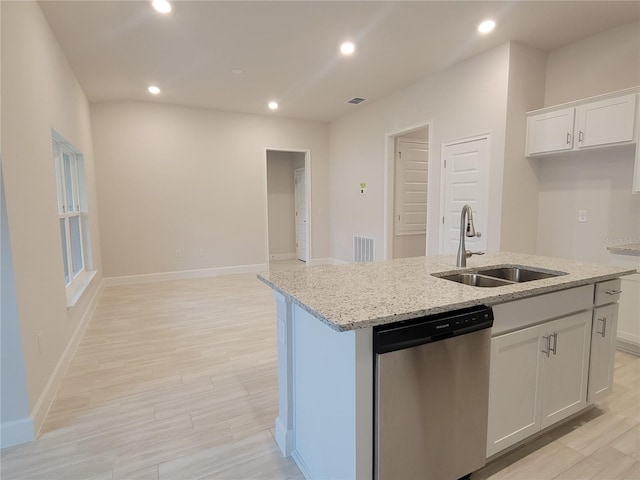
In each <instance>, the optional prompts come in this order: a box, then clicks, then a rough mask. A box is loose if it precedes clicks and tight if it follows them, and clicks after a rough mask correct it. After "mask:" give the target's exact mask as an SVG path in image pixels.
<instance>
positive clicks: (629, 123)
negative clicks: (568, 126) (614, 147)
mask: <svg viewBox="0 0 640 480" xmlns="http://www.w3.org/2000/svg"><path fill="white" fill-rule="evenodd" d="M635 113H636V96H635V95H625V96H623V97H616V98H609V99H607V100H601V101H599V102H592V103H587V104H586V105H580V106H578V107H576V137H577V138H576V140H577V145H576V148H587V147H596V146H603V145H610V144H612V143H620V142H630V141H632V140H633V134H634V128H633V127H634V120H635Z"/></svg>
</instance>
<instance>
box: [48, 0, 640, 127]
mask: <svg viewBox="0 0 640 480" xmlns="http://www.w3.org/2000/svg"><path fill="white" fill-rule="evenodd" d="M40 5H41V7H42V10H43V12H44V14H45V16H46V18H47V21H48V22H49V24H50V25H51V28H52V30H53V33H54V35H55V36H56V38H57V39H58V41H59V42H60V44H61V46H62V48H63V50H64V51H65V53H66V55H67V58H68V60H69V62H70V64H71V67H72V68H73V70H74V72H75V74H76V76H77V78H78V80H79V82H80V84H81V86H82V88H83V89H84V91H85V93H86V95H87V96H88V98H89V100H90V101H92V102H94V101H95V102H98V101H109V100H144V101H154V102H163V103H171V104H178V105H188V106H196V107H204V108H213V109H217V110H225V111H234V112H245V113H254V114H269V115H278V116H285V117H294V118H303V119H313V120H322V121H329V120H332V119H335V118H337V117H339V116H341V115H344V114H347V113H349V112H351V111H353V110H354V109H357V108H362V107H358V106H355V105H349V104H346V101H347V100H349V99H351V98H353V97H356V96H357V97H363V98H366V99H367V102H365V103H364V104H363V105H366V104H367V103H371V102H373V101H375V100H377V99H380V98H382V97H384V96H386V95H388V94H390V93H392V92H394V91H396V90H399V89H402V88H404V87H407V86H409V85H411V84H413V83H415V82H417V81H418V80H420V79H421V78H424V77H426V76H428V75H430V74H432V73H434V72H436V71H438V70H441V69H443V68H445V67H447V66H448V65H451V64H453V63H456V62H459V61H460V60H462V59H464V58H468V57H471V56H473V55H477V54H479V53H481V52H483V51H486V50H489V49H491V48H493V47H496V46H498V45H500V44H502V43H504V42H507V41H509V40H514V41H517V42H521V43H524V44H526V45H530V46H532V47H536V48H539V49H542V50H551V49H554V48H557V47H559V46H562V45H565V44H567V43H571V42H573V41H576V40H579V39H582V38H584V37H587V36H590V35H592V34H594V33H596V32H599V31H602V30H605V29H607V28H611V27H614V26H617V25H622V24H624V23H628V22H631V21H636V20H638V19H639V18H640V2H637V1H622V2H617V1H601V2H600V1H578V2H576V1H568V2H564V1H532V2H531V1H517V2H513V1H503V2H483V1H470V2H462V1H446V2H435V1H411V2H379V1H368V2H354V1H296V2H274V1H257V2H249V1H233V2H219V1H174V2H172V5H173V11H172V12H171V13H170V14H168V15H162V14H159V13H158V12H156V11H155V10H153V9H152V8H151V5H150V2H149V1H68V2H58V1H41V2H40ZM489 17H490V18H493V19H494V20H495V21H496V23H497V27H496V29H495V30H494V32H492V33H490V34H488V35H481V34H479V33H478V32H477V30H476V27H477V25H478V23H479V22H480V21H482V20H484V19H485V18H489ZM345 40H351V41H353V42H354V43H355V44H356V52H355V54H354V55H352V56H351V57H343V56H341V55H340V53H339V51H338V47H339V45H340V44H341V43H342V42H343V41H345ZM233 69H241V70H242V71H243V73H242V74H234V73H232V70H233ZM151 84H155V85H158V86H159V87H160V88H161V89H162V93H161V94H160V95H158V96H157V97H152V96H151V95H150V94H149V93H148V92H147V90H146V89H147V86H149V85H151ZM269 100H276V101H277V102H278V103H279V104H280V108H279V109H278V110H277V111H275V112H271V111H269V110H268V109H267V102H268V101H269Z"/></svg>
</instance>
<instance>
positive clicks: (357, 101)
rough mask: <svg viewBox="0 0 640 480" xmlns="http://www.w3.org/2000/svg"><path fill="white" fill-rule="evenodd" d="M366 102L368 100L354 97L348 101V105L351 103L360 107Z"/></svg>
mask: <svg viewBox="0 0 640 480" xmlns="http://www.w3.org/2000/svg"><path fill="white" fill-rule="evenodd" d="M365 100H366V98H360V97H353V98H352V99H351V100H347V103H351V104H352V105H358V104H359V103H362V102H364V101H365Z"/></svg>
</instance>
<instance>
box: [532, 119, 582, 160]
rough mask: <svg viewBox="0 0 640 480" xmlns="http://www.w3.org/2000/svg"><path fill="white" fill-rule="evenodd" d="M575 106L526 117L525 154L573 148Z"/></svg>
mask: <svg viewBox="0 0 640 480" xmlns="http://www.w3.org/2000/svg"><path fill="white" fill-rule="evenodd" d="M575 110H576V109H575V108H564V109H562V110H556V111H554V112H549V113H541V114H539V115H532V116H530V117H528V118H527V155H529V156H531V155H536V154H543V153H551V152H562V151H566V150H572V149H573V123H574V117H575Z"/></svg>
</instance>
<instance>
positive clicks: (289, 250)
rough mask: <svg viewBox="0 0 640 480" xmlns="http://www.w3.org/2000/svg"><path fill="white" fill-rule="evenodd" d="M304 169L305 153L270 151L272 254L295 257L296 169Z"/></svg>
mask: <svg viewBox="0 0 640 480" xmlns="http://www.w3.org/2000/svg"><path fill="white" fill-rule="evenodd" d="M296 168H304V153H300V152H283V151H277V150H270V151H269V152H267V192H268V203H269V255H276V256H282V255H286V254H292V255H295V252H296V225H295V198H294V178H293V175H294V170H295V169H296Z"/></svg>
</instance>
